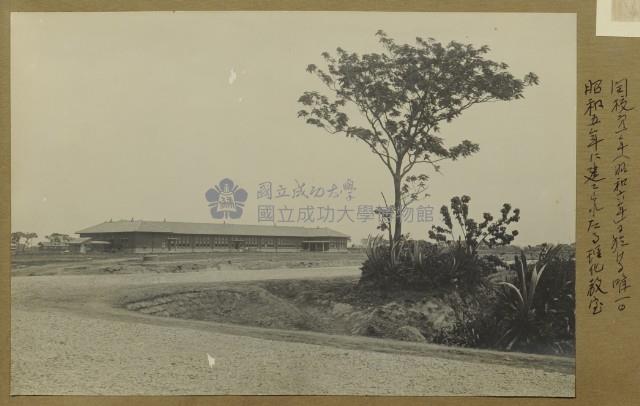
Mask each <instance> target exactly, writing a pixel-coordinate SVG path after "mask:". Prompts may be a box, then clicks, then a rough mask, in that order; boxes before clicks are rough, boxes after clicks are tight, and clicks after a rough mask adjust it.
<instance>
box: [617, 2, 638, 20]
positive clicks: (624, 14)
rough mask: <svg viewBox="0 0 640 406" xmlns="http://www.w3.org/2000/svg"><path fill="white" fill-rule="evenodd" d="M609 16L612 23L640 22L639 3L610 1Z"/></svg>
mask: <svg viewBox="0 0 640 406" xmlns="http://www.w3.org/2000/svg"><path fill="white" fill-rule="evenodd" d="M611 6H612V7H611V16H612V20H614V21H640V1H638V0H612V2H611Z"/></svg>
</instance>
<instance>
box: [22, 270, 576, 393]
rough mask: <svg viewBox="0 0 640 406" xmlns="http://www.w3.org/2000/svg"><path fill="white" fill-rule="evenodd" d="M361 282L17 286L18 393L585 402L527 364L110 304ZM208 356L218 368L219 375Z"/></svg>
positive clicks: (272, 273) (176, 280)
mask: <svg viewBox="0 0 640 406" xmlns="http://www.w3.org/2000/svg"><path fill="white" fill-rule="evenodd" d="M357 274H358V270H357V269H356V268H355V267H342V268H321V269H318V268H315V269H302V270H291V269H282V270H265V271H215V272H190V273H183V274H132V275H86V276H52V277H49V276H39V277H14V278H13V279H12V393H13V394H114V395H116V394H117V395H124V394H159V395H165V394H368V395H384V394H395V395H455V394H473V395H526V396H573V394H574V391H573V387H574V376H573V375H572V374H569V373H563V372H561V371H552V370H549V369H548V368H545V369H534V368H523V367H522V362H520V363H514V362H507V361H505V363H504V364H497V363H495V362H491V363H489V362H478V361H477V357H476V358H474V357H471V356H468V355H462V356H459V357H457V359H454V358H452V357H450V356H449V357H439V356H434V355H433V354H434V352H433V350H431V352H430V353H429V352H427V354H431V355H424V354H422V355H415V354H412V353H411V351H406V353H403V348H407V349H415V350H416V351H417V350H418V349H419V348H418V347H420V346H421V345H419V344H413V343H411V344H407V345H406V347H403V346H402V345H404V343H402V345H400V344H398V343H397V342H391V341H388V342H389V343H392V344H393V346H396V347H397V348H398V349H397V350H394V351H392V352H389V351H388V348H387V349H384V351H370V350H365V349H361V348H358V347H357V345H356V344H361V347H366V343H370V342H374V341H371V340H372V339H368V338H359V337H356V338H354V337H349V338H344V340H343V343H341V342H340V341H341V340H342V339H341V338H340V337H336V338H332V341H335V342H332V344H331V345H319V344H317V343H322V342H323V339H326V336H325V337H324V338H323V335H322V334H314V333H301V334H300V336H304V337H307V338H305V339H304V340H302V341H305V342H291V341H282V340H280V339H265V338H264V337H268V335H263V337H262V338H259V333H256V331H258V332H259V331H260V329H255V328H253V329H251V328H247V329H244V330H243V328H241V327H226V328H223V326H220V325H218V326H216V325H215V324H211V323H202V322H190V321H178V320H171V319H162V318H153V317H141V316H139V315H131V314H129V313H127V312H124V311H122V310H118V309H112V308H111V306H110V305H109V302H110V301H111V300H113V299H114V298H115V297H117V296H119V295H122V294H124V292H126V291H127V290H128V289H132V288H135V287H137V286H149V285H151V284H159V283H162V284H165V283H166V284H189V283H210V282H223V281H238V280H255V279H282V278H303V277H310V276H313V277H335V276H353V275H357ZM245 332H252V333H247V334H244V333H245ZM256 334H258V337H256ZM282 334H283V335H284V334H285V333H282ZM294 341H299V340H298V339H296V340H294ZM326 341H329V340H326ZM344 342H347V343H355V344H354V345H350V346H345V345H343V344H344ZM375 342H376V343H381V344H378V345H383V344H384V343H385V342H387V340H375ZM422 346H424V345H422ZM432 347H433V346H432ZM420 348H422V347H420ZM424 348H425V349H428V348H430V347H428V346H424ZM425 351H426V350H425ZM456 352H459V351H457V350H456ZM207 353H209V354H211V355H212V356H213V357H215V359H216V364H215V366H214V367H213V368H209V365H208V363H207V356H206V354H207ZM491 356H492V357H494V358H495V356H496V355H491ZM498 356H501V355H498ZM505 358H518V356H517V355H514V354H510V355H509V356H505ZM474 360H475V362H474Z"/></svg>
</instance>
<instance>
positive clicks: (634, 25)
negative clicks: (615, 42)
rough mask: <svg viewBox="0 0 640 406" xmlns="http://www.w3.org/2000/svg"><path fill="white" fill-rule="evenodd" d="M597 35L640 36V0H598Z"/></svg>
mask: <svg viewBox="0 0 640 406" xmlns="http://www.w3.org/2000/svg"><path fill="white" fill-rule="evenodd" d="M596 36H599V37H640V0H598V5H597V9H596Z"/></svg>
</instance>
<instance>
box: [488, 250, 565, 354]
mask: <svg viewBox="0 0 640 406" xmlns="http://www.w3.org/2000/svg"><path fill="white" fill-rule="evenodd" d="M561 249H562V246H555V247H554V246H547V247H545V249H543V251H542V252H541V253H540V256H539V258H538V261H537V262H536V263H535V264H533V265H529V264H527V260H526V257H525V256H524V254H523V253H521V254H520V256H519V257H516V263H515V265H514V267H513V269H514V270H515V271H516V278H515V280H514V281H513V283H509V282H502V283H501V284H500V285H501V286H504V287H506V290H505V291H502V292H501V293H502V295H501V296H500V297H499V304H500V306H502V308H503V310H504V314H505V317H504V319H503V322H502V326H501V330H502V331H503V333H502V334H503V335H502V337H501V339H500V340H499V341H498V342H497V343H496V345H497V346H498V347H499V348H505V349H507V350H510V349H519V350H525V351H536V352H541V351H544V350H545V349H549V350H550V351H551V352H553V353H557V354H566V353H573V352H574V351H575V344H574V339H575V293H574V289H575V258H573V257H571V256H570V257H562V256H561V255H559V254H560V251H561Z"/></svg>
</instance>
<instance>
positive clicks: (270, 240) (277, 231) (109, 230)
mask: <svg viewBox="0 0 640 406" xmlns="http://www.w3.org/2000/svg"><path fill="white" fill-rule="evenodd" d="M77 234H79V235H80V237H81V238H91V239H93V240H98V241H106V242H108V243H109V244H110V249H111V250H112V251H124V252H136V253H138V252H139V253H146V252H215V251H265V252H287V251H289V252H295V251H346V250H347V242H348V241H349V240H350V237H349V236H348V235H346V234H343V233H340V232H338V231H335V230H331V229H329V228H326V227H323V228H320V227H316V228H311V227H291V226H273V225H244V224H226V223H223V224H220V223H181V222H172V221H143V220H135V221H133V220H132V221H129V220H120V221H108V222H105V223H102V224H98V225H95V226H93V227H89V228H85V229H83V230H80V231H77Z"/></svg>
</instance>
